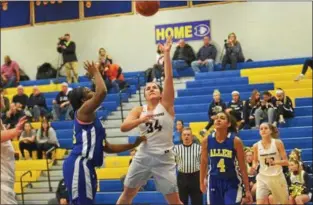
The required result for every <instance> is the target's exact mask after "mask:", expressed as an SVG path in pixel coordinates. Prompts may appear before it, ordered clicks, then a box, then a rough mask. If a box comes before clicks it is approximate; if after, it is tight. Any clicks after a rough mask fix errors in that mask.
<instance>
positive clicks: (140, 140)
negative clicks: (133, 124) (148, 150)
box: [134, 136, 147, 147]
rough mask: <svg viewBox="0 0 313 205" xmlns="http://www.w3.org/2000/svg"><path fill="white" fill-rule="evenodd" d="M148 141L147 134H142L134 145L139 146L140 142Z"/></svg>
mask: <svg viewBox="0 0 313 205" xmlns="http://www.w3.org/2000/svg"><path fill="white" fill-rule="evenodd" d="M146 141H147V137H146V136H140V137H137V139H136V141H135V143H134V147H137V146H138V145H140V143H142V142H146Z"/></svg>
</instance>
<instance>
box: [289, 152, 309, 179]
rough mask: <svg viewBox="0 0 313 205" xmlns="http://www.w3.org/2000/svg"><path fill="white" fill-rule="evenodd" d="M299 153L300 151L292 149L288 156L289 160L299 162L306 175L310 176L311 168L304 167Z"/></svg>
mask: <svg viewBox="0 0 313 205" xmlns="http://www.w3.org/2000/svg"><path fill="white" fill-rule="evenodd" d="M301 153H302V150H301V149H298V148H294V149H293V150H292V151H291V152H290V154H289V159H295V160H297V161H299V163H300V165H301V168H302V169H303V170H304V171H306V172H307V173H310V174H312V167H310V166H309V165H305V164H304V163H303V161H302V156H301Z"/></svg>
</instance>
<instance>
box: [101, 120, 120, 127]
mask: <svg viewBox="0 0 313 205" xmlns="http://www.w3.org/2000/svg"><path fill="white" fill-rule="evenodd" d="M121 124H122V120H105V121H104V122H103V125H104V127H105V128H119V127H120V126H121Z"/></svg>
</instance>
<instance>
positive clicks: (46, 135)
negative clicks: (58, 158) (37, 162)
mask: <svg viewBox="0 0 313 205" xmlns="http://www.w3.org/2000/svg"><path fill="white" fill-rule="evenodd" d="M36 143H37V151H38V159H42V153H43V152H46V151H48V150H49V149H51V148H52V147H60V144H59V141H58V139H57V136H56V132H55V130H54V129H53V128H52V127H50V123H49V121H48V120H47V119H44V120H43V121H42V123H41V128H40V129H38V131H37V136H36ZM51 157H52V153H51V152H50V153H49V155H48V158H49V159H51Z"/></svg>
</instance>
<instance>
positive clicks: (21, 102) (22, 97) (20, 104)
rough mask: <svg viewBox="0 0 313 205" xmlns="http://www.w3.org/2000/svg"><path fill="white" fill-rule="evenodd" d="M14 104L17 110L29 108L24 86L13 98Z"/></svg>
mask: <svg viewBox="0 0 313 205" xmlns="http://www.w3.org/2000/svg"><path fill="white" fill-rule="evenodd" d="M12 102H14V103H15V104H16V107H17V109H20V110H24V109H25V107H26V106H27V102H28V96H27V95H26V94H25V93H24V88H23V86H22V85H19V86H18V87H17V94H16V95H14V96H13V99H12Z"/></svg>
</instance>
